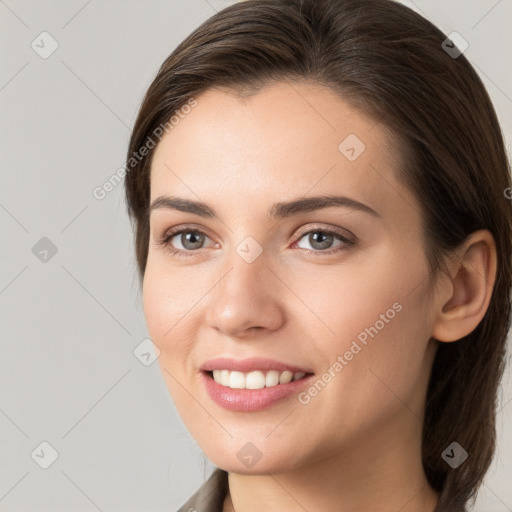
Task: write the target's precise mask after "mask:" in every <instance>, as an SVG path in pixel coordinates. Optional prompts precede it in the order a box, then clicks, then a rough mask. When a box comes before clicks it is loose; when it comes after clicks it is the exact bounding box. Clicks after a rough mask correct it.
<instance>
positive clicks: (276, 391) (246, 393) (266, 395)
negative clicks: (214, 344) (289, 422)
mask: <svg viewBox="0 0 512 512" xmlns="http://www.w3.org/2000/svg"><path fill="white" fill-rule="evenodd" d="M313 376H314V375H313V374H311V375H306V376H305V377H303V378H302V379H299V380H295V381H292V382H288V383H287V384H277V385H276V386H271V387H269V388H261V389H232V388H228V387H226V386H222V385H221V384H218V383H217V382H215V381H214V380H213V377H212V376H210V374H208V373H206V372H201V378H202V379H203V381H204V384H205V386H206V391H207V393H208V395H209V396H210V398H211V399H212V400H213V401H214V402H215V403H216V404H218V405H220V406H221V407H224V408H225V409H229V410H230V411H243V412H251V411H261V410H263V409H268V408H269V407H271V406H272V405H274V404H275V403H277V402H279V401H281V400H284V399H285V398H288V397H290V396H292V395H295V394H297V393H299V392H300V391H301V390H302V389H303V388H304V387H305V386H306V385H307V384H308V382H309V380H310V379H311V377H313Z"/></svg>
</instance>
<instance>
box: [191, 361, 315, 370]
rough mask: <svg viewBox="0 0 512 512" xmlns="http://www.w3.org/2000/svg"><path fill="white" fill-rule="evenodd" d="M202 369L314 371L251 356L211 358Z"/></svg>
mask: <svg viewBox="0 0 512 512" xmlns="http://www.w3.org/2000/svg"><path fill="white" fill-rule="evenodd" d="M200 370H202V371H204V372H211V371H213V370H229V371H238V372H244V373H246V372H252V371H255V370H262V371H270V370H277V371H280V372H284V371H286V370H288V371H290V372H293V373H295V372H304V373H313V370H312V369H311V368H301V367H300V366H294V365H290V364H287V363H282V362H281V361H276V360H275V359H267V358H264V357H251V358H250V359H231V358H229V357H218V358H216V359H210V360H209V361H206V362H205V363H203V365H202V366H201V367H200Z"/></svg>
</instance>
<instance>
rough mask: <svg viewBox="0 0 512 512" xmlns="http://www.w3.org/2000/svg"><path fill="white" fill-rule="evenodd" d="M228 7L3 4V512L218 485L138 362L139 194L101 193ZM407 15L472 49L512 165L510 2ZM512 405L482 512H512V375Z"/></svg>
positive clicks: (507, 405) (143, 503) (43, 1)
mask: <svg viewBox="0 0 512 512" xmlns="http://www.w3.org/2000/svg"><path fill="white" fill-rule="evenodd" d="M230 3H232V1H224V2H222V1H218V0H172V1H170V0H167V1H163V0H151V1H148V0H110V1H106V0H103V1H101V0H89V1H86V0H66V1H63V0H62V1H50V0H37V1H36V0H31V1H29V0H0V40H1V48H2V53H1V62H0V105H1V108H0V112H1V116H0V126H1V128H0V129H1V135H0V155H1V188H0V194H1V195H0V225H1V241H2V252H1V265H0V307H1V329H2V331H1V354H0V362H1V367H0V379H1V381H0V389H1V395H0V428H1V430H0V432H1V440H0V443H1V462H0V511H1V512H15V511H16V512H27V511H31V512H42V511H48V512H50V511H59V512H61V511H63V510H66V511H69V512H79V511H80V512H86V511H96V510H99V511H109V512H118V511H119V512H121V511H122V512H130V511H142V510H144V511H145V512H163V511H166V512H169V511H173V510H176V509H177V508H178V507H179V506H180V505H181V504H182V503H183V502H184V501H185V500H186V499H188V497H189V496H190V495H191V494H192V493H193V492H194V491H195V490H196V489H197V488H198V487H199V485H200V484H201V483H202V482H203V481H204V480H205V478H207V477H208V475H209V474H210V472H211V470H212V469H213V465H212V464H211V463H210V462H209V461H207V460H206V459H205V458H204V456H203V454H202V452H201V450H200V449H199V447H198V446H197V445H196V443H195V441H194V440H193V439H192V438H191V437H190V435H189V434H188V432H187V430H186V428H185V427H184V425H183V423H182V422H181V420H180V418H179V416H178V414H177V412H176V410H175V408H174V404H173V402H172V399H171V398H170V396H169V394H168V391H167V388H166V386H165V383H164V380H163V377H162V375H161V374H160V371H159V368H158V364H157V363H156V362H155V363H154V364H148V365H146V364H143V362H142V361H141V359H140V358H138V357H136V354H137V353H138V352H137V350H141V349H137V347H138V346H139V345H140V344H141V343H142V342H143V340H144V339H145V338H147V337H148V333H147V330H146V326H145V322H144V317H143V313H142V307H141V296H140V293H139V290H138V282H137V278H136V267H135V260H134V254H133V238H132V233H131V229H130V224H129V221H128V217H127V214H126V210H125V203H124V195H123V193H124V191H123V187H122V185H118V186H117V187H115V188H114V189H113V190H112V191H111V192H110V193H109V194H108V195H107V196H106V197H105V198H104V199H103V200H98V199H96V198H95V197H94V196H93V190H94V189H95V187H97V186H101V185H102V184H103V183H104V182H105V181H106V180H107V179H108V178H109V177H110V176H111V175H112V174H113V173H115V172H116V170H117V169H119V168H120V167H121V166H122V165H123V163H124V157H125V154H126V149H127V144H128V138H129V134H130V129H131V127H132V126H133V123H134V120H135V116H136V114H137V110H138V107H139V105H140V102H141V100H142V97H143V94H144V93H145V91H146V89H147V87H148V86H149V84H150V82H151V80H152V78H153V77H154V75H155V73H156V71H157V69H158V67H159V66H160V64H161V62H162V61H163V60H164V59H165V58H166V57H167V56H168V55H169V54H170V53H171V51H172V50H173V49H174V48H175V47H176V45H177V44H178V43H179V42H180V41H181V40H182V39H183V38H184V37H185V36H187V35H188V34H189V33H190V32H191V31H192V30H193V29H194V28H196V27H197V26H198V25H199V24H200V23H202V22H203V21H204V20H205V19H207V18H208V17H210V16H211V15H212V14H213V13H214V12H215V11H216V10H220V9H221V8H222V7H225V6H227V5H229V4H230ZM405 3H406V4H407V5H409V6H410V7H412V8H413V9H415V10H417V11H418V12H420V13H421V14H423V15H424V16H425V17H427V18H428V19H430V20H431V21H432V22H434V23H435V24H436V25H437V26H439V27H440V28H441V29H442V30H443V31H444V32H445V33H446V34H449V33H451V32H452V31H457V32H458V33H460V34H461V35H462V36H463V37H464V39H465V40H466V41H467V42H468V43H469V47H468V48H467V50H466V51H465V55H466V56H467V57H468V59H469V60H470V61H471V62H472V63H473V64H474V65H475V67H476V69H477V71H478V73H479V74H480V76H481V77H482V80H483V82H484V84H485V85H486V87H487V89H488V91H489V93H490V95H491V97H492V100H493V102H494V105H495V107H496V109H497V112H498V114H499V117H500V121H501V123H502V126H503V129H504V132H505V134H506V136H507V141H508V151H509V154H510V141H511V134H512V129H511V128H512V99H511V98H512V76H511V71H510V70H511V67H510V61H509V59H510V51H511V46H512V45H511V42H512V31H511V30H510V26H511V21H512V2H511V1H510V0H499V1H497V0H479V1H474V2H467V1H464V0H457V1H455V0H451V1H446V0H435V1H434V0H415V1H414V3H413V2H411V1H408V2H405ZM42 33H44V34H42ZM57 45H58V46H57ZM142 347H144V346H143V345H142ZM134 351H135V353H134ZM500 404H501V405H500V412H499V416H498V429H499V447H498V453H497V456H496V458H495V461H494V463H493V466H492V468H491V470H490V471H489V473H488V476H487V478H486V480H485V485H484V486H483V487H482V490H481V492H480V494H479V495H478V500H477V503H476V506H475V509H474V510H476V511H479V512H484V511H485V512H505V511H511V510H512V488H511V486H510V482H511V481H512V480H511V476H512V444H511V443H510V442H508V443H507V439H508V440H510V438H511V435H512V390H511V386H510V369H508V370H507V374H506V376H505V379H504V381H503V386H502V390H501V398H500ZM44 466H47V467H46V469H45V468H44Z"/></svg>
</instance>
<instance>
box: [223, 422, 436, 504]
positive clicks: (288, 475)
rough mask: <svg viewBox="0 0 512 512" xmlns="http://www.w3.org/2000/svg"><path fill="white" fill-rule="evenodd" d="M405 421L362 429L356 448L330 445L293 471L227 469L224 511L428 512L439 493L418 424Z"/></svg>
mask: <svg viewBox="0 0 512 512" xmlns="http://www.w3.org/2000/svg"><path fill="white" fill-rule="evenodd" d="M407 414H409V415H410V412H405V413H404V416H407ZM410 420H411V418H410V417H409V418H408V419H406V420H405V421H406V422H408V424H409V425H408V426H409V430H408V431H407V430H406V431H404V430H403V428H402V429H400V430H398V429H397V425H396V424H394V425H393V427H392V428H391V426H390V428H389V429H386V430H381V432H380V433H379V434H376V433H375V432H371V433H369V432H367V433H366V434H365V438H364V439H361V438H360V439H358V442H357V447H356V448H350V447H349V448H344V449H340V450H338V451H337V452H335V451H334V449H333V454H332V456H330V457H328V458H325V459H323V460H319V461H316V462H314V463H312V464H309V465H307V466H303V467H300V468H298V469H294V470H291V471H287V472H278V473H271V472H269V473H266V474H260V475H247V474H245V475H243V474H237V473H232V472H230V473H229V476H228V481H229V493H228V496H227V497H226V501H225V507H224V512H231V511H234V512H256V511H258V512H259V511H261V510H265V511H268V512H274V511H281V510H287V511H289V512H296V511H297V512H299V511H300V512H304V510H336V511H337V512H348V511H350V512H366V511H368V510H379V511H380V512H396V511H397V510H400V512H433V511H434V509H435V506H436V503H437V499H438V494H437V493H436V492H435V491H434V490H433V489H432V488H431V487H430V486H429V485H428V483H427V480H426V477H425V473H424V471H423V467H422V464H421V442H420V441H421V424H420V423H419V422H413V423H411V421H410ZM402 426H403V425H402ZM397 432H400V435H397V434H396V433H397ZM369 434H371V435H369ZM353 446H356V443H354V444H353Z"/></svg>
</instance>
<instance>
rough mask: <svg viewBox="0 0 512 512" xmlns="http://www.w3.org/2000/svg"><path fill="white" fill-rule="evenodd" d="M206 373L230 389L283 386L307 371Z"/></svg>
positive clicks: (224, 371)
mask: <svg viewBox="0 0 512 512" xmlns="http://www.w3.org/2000/svg"><path fill="white" fill-rule="evenodd" d="M205 373H206V374H207V375H208V376H209V377H210V378H211V379H213V380H214V381H215V382H216V383H217V384H220V385H221V386H224V387H226V388H230V389H263V388H272V387H274V386H281V385H283V384H288V383H289V382H295V381H298V380H300V379H302V378H304V377H305V376H306V375H312V374H311V373H307V372H291V371H289V370H284V371H278V370H269V371H264V370H254V371H251V372H240V371H236V370H233V371H231V370H227V369H222V370H219V369H217V370H212V371H205Z"/></svg>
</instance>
